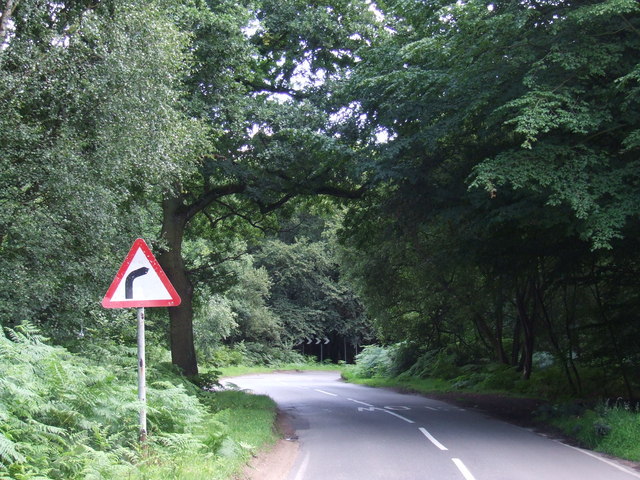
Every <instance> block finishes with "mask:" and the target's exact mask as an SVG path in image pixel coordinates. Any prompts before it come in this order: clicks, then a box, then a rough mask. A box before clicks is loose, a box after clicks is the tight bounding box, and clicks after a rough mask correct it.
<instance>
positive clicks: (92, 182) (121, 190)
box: [0, 0, 204, 339]
mask: <svg viewBox="0 0 640 480" xmlns="http://www.w3.org/2000/svg"><path fill="white" fill-rule="evenodd" d="M175 8H176V5H175V4H174V5H171V3H167V2H163V1H162V2H155V1H152V2H146V1H145V2H139V1H127V0H123V1H120V0H114V1H110V2H101V3H99V4H96V5H92V4H90V3H89V2H79V3H78V2H58V3H56V4H55V5H53V4H51V3H47V2H40V1H35V0H23V1H20V2H16V9H15V11H14V15H13V24H14V25H13V31H12V33H11V35H10V36H9V38H8V40H7V42H6V44H5V45H3V48H2V49H0V131H2V140H1V141H0V205H1V207H2V208H1V209H0V212H1V213H0V271H1V272H2V273H0V278H1V280H2V282H1V285H0V323H1V324H2V325H5V326H12V325H15V324H18V323H20V322H22V321H24V320H30V321H34V322H37V323H38V324H42V325H46V326H47V327H46V328H47V329H48V330H49V331H50V334H51V335H52V336H56V337H57V338H66V339H68V338H69V337H74V336H75V335H77V334H78V333H85V334H86V333H87V332H88V331H89V330H86V329H92V328H94V327H96V326H104V325H106V324H108V323H109V322H108V320H107V318H108V315H106V314H105V313H104V312H103V311H102V310H101V309H100V307H99V303H98V300H99V298H100V297H101V296H102V295H103V294H104V291H105V289H106V287H107V286H108V281H109V279H110V278H112V277H113V272H115V270H116V269H117V266H118V262H119V261H121V259H122V258H123V257H122V256H123V255H124V254H125V253H126V250H124V249H126V248H128V246H129V245H130V244H131V241H132V239H134V238H136V237H138V236H147V237H153V236H154V235H155V231H156V230H157V227H154V226H153V223H152V219H153V217H154V215H157V213H158V212H157V204H156V198H157V197H158V196H159V195H160V192H161V191H162V190H163V189H166V188H168V187H169V186H170V185H171V184H172V183H173V181H175V180H176V179H178V178H179V177H180V176H182V175H183V174H185V173H186V172H187V171H189V170H191V167H190V166H189V162H187V161H186V158H185V157H186V155H187V152H189V151H191V150H197V149H198V148H199V147H198V145H199V144H200V137H201V134H202V132H203V130H204V129H203V127H202V126H201V125H200V124H198V122H196V121H193V120H192V119H191V118H189V117H187V116H186V115H185V114H184V113H183V112H182V107H181V105H180V97H181V80H182V77H183V76H184V75H185V74H186V73H187V71H188V68H187V64H188V63H189V56H188V54H187V53H186V50H187V48H186V47H187V44H188V34H186V33H185V32H182V31H180V30H179V29H178V28H177V27H176V26H175V25H174V23H173V21H172V20H171V18H169V17H168V16H167V12H168V11H169V10H174V9H175ZM4 20H5V19H3V21H4ZM134 32H135V33H134ZM157 72H163V74H162V75H158V74H157ZM152 232H153V233H152Z"/></svg>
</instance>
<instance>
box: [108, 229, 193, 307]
mask: <svg viewBox="0 0 640 480" xmlns="http://www.w3.org/2000/svg"><path fill="white" fill-rule="evenodd" d="M139 249H140V250H142V253H144V255H145V256H146V257H147V260H149V263H150V264H151V267H152V268H153V270H154V271H155V272H156V274H157V275H158V277H159V278H160V281H161V282H162V285H164V287H165V288H166V289H167V292H169V295H170V296H171V298H170V299H162V300H135V299H134V300H111V299H112V298H113V295H114V294H115V292H116V290H117V288H118V286H119V285H120V282H122V281H123V278H124V274H125V273H126V272H127V268H129V265H130V264H131V262H132V260H133V257H134V256H135V254H136V253H137V252H138V250H139ZM181 301H182V300H181V299H180V295H178V292H176V289H175V288H173V285H172V284H171V282H170V281H169V278H168V277H167V275H166V274H165V273H164V270H162V267H161V266H160V264H159V263H158V261H157V260H156V257H154V256H153V253H151V249H149V246H148V245H147V244H146V242H145V241H144V240H143V239H142V238H138V239H136V241H135V242H133V246H132V247H131V250H129V253H128V254H127V256H126V257H125V259H124V262H122V266H121V267H120V269H119V270H118V273H116V276H115V278H114V279H113V282H111V286H110V287H109V289H108V290H107V293H106V294H105V296H104V298H103V299H102V306H103V307H104V308H131V307H177V306H178V305H180V302H181Z"/></svg>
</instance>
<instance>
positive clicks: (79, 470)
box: [0, 324, 274, 480]
mask: <svg viewBox="0 0 640 480" xmlns="http://www.w3.org/2000/svg"><path fill="white" fill-rule="evenodd" d="M8 334H9V338H7V337H5V336H0V367H1V368H2V371H3V372H5V374H4V375H3V379H2V381H1V382H0V419H1V424H2V425H1V426H0V475H2V476H3V478H8V479H16V480H24V479H25V478H51V479H56V478H60V479H80V478H83V479H84V478H96V479H97V478H101V479H102V478H118V477H122V476H123V475H134V478H136V477H135V475H137V473H136V472H137V469H138V467H139V466H140V468H141V469H142V470H141V472H144V471H148V470H154V468H155V467H153V465H162V468H161V470H162V471H163V472H165V473H166V472H167V471H168V470H170V469H173V468H178V465H181V463H182V461H183V459H184V456H185V454H189V455H192V454H194V453H197V454H198V455H199V456H202V457H203V458H205V459H207V461H208V462H209V463H211V464H219V463H220V456H222V451H223V449H224V445H234V447H233V452H235V453H234V454H233V455H232V456H231V457H230V458H229V460H228V461H225V462H226V463H225V464H228V465H227V467H226V468H238V466H239V463H241V462H242V461H245V460H246V458H247V454H246V453H243V454H242V455H240V453H242V452H244V451H245V450H247V449H249V447H247V445H248V444H249V443H252V444H253V445H254V446H255V447H256V448H257V446H258V445H261V444H262V443H264V442H265V441H271V438H272V437H271V435H272V433H271V423H272V421H273V415H274V407H273V403H272V402H270V401H268V400H266V399H260V398H257V399H254V398H253V397H250V398H245V397H247V395H246V394H243V393H241V392H235V393H225V392H222V393H208V392H204V391H202V390H200V389H199V388H196V387H195V386H194V385H193V384H192V383H191V382H189V381H187V380H186V379H184V378H183V377H180V376H178V375H177V374H176V373H175V371H174V369H172V368H166V367H164V366H163V365H160V366H159V368H154V366H153V365H150V366H148V368H149V370H148V377H149V384H148V389H147V398H148V422H149V441H148V447H147V449H148V451H147V452H146V453H145V454H144V455H143V454H142V453H143V452H141V451H140V450H139V446H137V438H138V425H137V421H138V410H139V403H138V402H137V401H136V387H135V386H136V376H135V368H133V366H134V365H135V364H136V358H135V355H126V353H125V354H123V353H121V352H120V353H119V354H118V353H117V351H116V350H110V349H104V348H103V349H102V350H101V354H100V361H93V360H90V359H89V358H87V357H81V356H78V355H73V354H71V353H69V352H68V351H66V350H65V349H63V348H61V347H54V346H50V345H47V344H46V343H45V342H44V339H43V338H42V337H41V336H39V334H38V333H37V331H36V330H35V329H33V328H31V327H30V326H29V325H28V324H26V325H24V326H21V327H18V328H17V329H16V330H9V331H8ZM106 352H108V355H105V353H106ZM115 358H117V360H118V361H117V362H112V363H109V362H107V361H105V360H107V359H111V360H113V359H115ZM232 405H234V409H235V411H234V412H230V411H229V410H228V409H229V408H230V407H231V406H232ZM216 412H218V413H216ZM222 412H225V413H222ZM252 415H253V416H255V419H254V417H252ZM239 418H242V419H250V424H251V427H248V426H244V427H242V428H240V426H239V425H240V423H241V420H239ZM259 432H268V434H267V436H265V434H264V433H259ZM252 448H253V447H252ZM225 455H228V452H227V453H225ZM204 463H206V462H204ZM204 463H203V465H204ZM230 465H232V466H233V467H231V466H230ZM180 468H182V467H180ZM207 468H212V467H211V466H209V467H207ZM165 478H166V477H165ZM217 478H222V477H217Z"/></svg>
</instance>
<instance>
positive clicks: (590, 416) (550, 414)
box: [540, 402, 640, 462]
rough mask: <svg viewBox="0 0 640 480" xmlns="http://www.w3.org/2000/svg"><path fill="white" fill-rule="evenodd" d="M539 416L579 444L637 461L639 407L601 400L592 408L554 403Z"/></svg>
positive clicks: (638, 455) (639, 432) (639, 430)
mask: <svg viewBox="0 0 640 480" xmlns="http://www.w3.org/2000/svg"><path fill="white" fill-rule="evenodd" d="M540 418H541V420H543V421H545V422H547V423H549V424H551V425H554V426H556V427H558V428H560V429H561V430H562V431H563V432H565V433H566V434H567V435H569V436H571V437H573V438H575V439H576V440H578V441H579V442H580V443H581V444H582V445H584V446H586V447H588V448H591V449H593V450H596V451H598V452H602V453H607V454H610V455H614V456H616V457H620V458H625V459H627V460H632V461H636V462H640V407H639V405H638V404H636V405H635V406H632V405H630V404H629V403H616V404H614V405H610V404H609V403H608V402H601V403H599V404H597V405H595V406H594V407H593V408H583V407H581V406H580V405H577V404H561V405H553V406H551V407H549V408H548V409H545V411H543V412H541V415H540Z"/></svg>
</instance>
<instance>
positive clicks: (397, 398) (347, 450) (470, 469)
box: [228, 372, 640, 480]
mask: <svg viewBox="0 0 640 480" xmlns="http://www.w3.org/2000/svg"><path fill="white" fill-rule="evenodd" d="M228 382H231V383H234V384H235V385H237V386H238V387H240V388H242V389H247V390H250V391H253V392H255V393H261V394H267V395H269V396H270V397H272V398H273V399H274V400H275V401H276V402H277V403H278V405H279V407H280V408H281V409H282V410H283V411H284V412H286V413H287V414H288V415H289V417H290V418H291V421H292V423H293V427H294V428H295V430H296V434H297V436H298V439H299V442H300V448H299V453H298V457H297V459H296V461H295V464H294V466H293V468H292V470H291V472H290V473H289V475H288V477H286V479H285V478H283V479H282V480H326V479H331V480H342V479H345V480H346V479H348V480H377V479H380V480H394V479H398V480H634V479H640V474H639V473H636V472H634V471H632V470H630V469H629V468H627V467H625V466H623V465H621V464H619V463H617V462H615V461H612V460H609V459H606V458H604V457H602V456H600V455H598V454H596V453H593V452H590V451H586V450H580V449H576V448H574V447H571V446H568V445H565V444H563V443H560V442H558V441H556V440H553V439H549V438H546V437H543V436H541V435H538V434H536V433H534V432H532V431H529V430H527V429H524V428H521V427H517V426H514V425H510V424H507V423H504V422H501V421H498V420H495V419H492V418H487V417H486V416H484V415H482V414H481V413H478V412H474V411H470V410H464V409H461V408H458V407H456V406H453V405H449V404H447V403H443V402H440V401H437V400H432V399H428V398H425V397H421V396H418V395H408V394H400V393H397V392H393V391H391V390H386V389H377V388H369V387H363V386H360V385H353V384H349V383H345V382H342V381H341V380H340V378H339V374H337V373H334V372H304V373H278V374H265V375H247V376H243V377H236V378H233V379H229V380H228Z"/></svg>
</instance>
